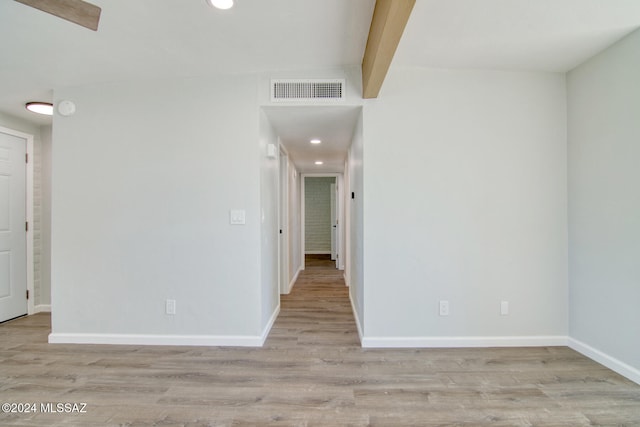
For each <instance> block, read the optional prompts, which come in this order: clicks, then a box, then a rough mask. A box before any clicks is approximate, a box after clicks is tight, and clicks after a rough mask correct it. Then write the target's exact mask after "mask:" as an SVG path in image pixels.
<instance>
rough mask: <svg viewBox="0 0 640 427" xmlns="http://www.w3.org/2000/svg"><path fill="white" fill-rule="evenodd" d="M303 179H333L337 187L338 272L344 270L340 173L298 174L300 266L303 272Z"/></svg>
mask: <svg viewBox="0 0 640 427" xmlns="http://www.w3.org/2000/svg"><path fill="white" fill-rule="evenodd" d="M305 178H335V179H336V185H337V186H338V197H337V199H336V203H337V204H338V233H337V243H336V245H337V249H338V266H339V267H338V270H344V268H345V259H346V257H347V254H346V247H345V245H344V230H345V227H344V224H345V221H344V219H345V215H344V203H343V198H344V175H343V174H342V173H301V174H300V265H301V269H302V270H304V269H305V267H306V265H305V262H306V260H305V250H304V243H305V242H304V233H305V222H306V216H305V212H304V204H305V194H304V193H305Z"/></svg>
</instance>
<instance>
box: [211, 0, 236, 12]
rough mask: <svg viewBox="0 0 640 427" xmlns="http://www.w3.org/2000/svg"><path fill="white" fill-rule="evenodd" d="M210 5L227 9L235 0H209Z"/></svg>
mask: <svg viewBox="0 0 640 427" xmlns="http://www.w3.org/2000/svg"><path fill="white" fill-rule="evenodd" d="M207 3H208V4H209V6H213V7H215V8H218V9H222V10H227V9H231V8H232V7H233V0H207Z"/></svg>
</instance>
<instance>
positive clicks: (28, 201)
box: [0, 126, 36, 315]
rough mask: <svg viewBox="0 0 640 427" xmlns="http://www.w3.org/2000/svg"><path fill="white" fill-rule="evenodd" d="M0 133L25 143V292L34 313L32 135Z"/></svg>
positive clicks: (0, 129)
mask: <svg viewBox="0 0 640 427" xmlns="http://www.w3.org/2000/svg"><path fill="white" fill-rule="evenodd" d="M0 132H1V133H6V134H7V135H11V136H15V137H17V138H22V139H24V140H25V143H26V145H27V146H26V147H25V149H26V152H27V158H28V159H29V161H28V162H26V165H25V173H26V176H25V187H26V188H25V192H24V196H25V208H26V216H27V217H26V221H27V222H28V223H29V228H28V230H27V233H26V239H27V242H26V243H27V254H26V255H27V291H28V292H29V299H28V300H27V314H28V315H29V314H33V313H35V298H36V295H35V290H34V285H33V276H34V271H33V232H34V228H35V227H34V223H33V160H34V159H33V135H31V134H28V133H24V132H20V131H17V130H15V129H10V128H6V127H3V126H0Z"/></svg>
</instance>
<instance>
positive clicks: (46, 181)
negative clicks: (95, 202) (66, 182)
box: [34, 126, 52, 310]
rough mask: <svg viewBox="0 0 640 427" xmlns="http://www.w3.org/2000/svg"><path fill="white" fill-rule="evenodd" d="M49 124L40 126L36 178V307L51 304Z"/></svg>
mask: <svg viewBox="0 0 640 427" xmlns="http://www.w3.org/2000/svg"><path fill="white" fill-rule="evenodd" d="M51 134H52V128H51V126H41V127H40V135H41V144H40V155H39V156H38V157H39V165H40V173H39V176H38V179H37V180H36V179H35V177H34V180H35V182H36V183H39V186H40V217H39V220H40V251H41V252H40V268H39V270H40V276H39V278H40V280H39V285H40V286H39V288H40V289H39V291H38V288H37V287H36V308H38V306H40V307H43V309H44V310H47V309H50V306H51Z"/></svg>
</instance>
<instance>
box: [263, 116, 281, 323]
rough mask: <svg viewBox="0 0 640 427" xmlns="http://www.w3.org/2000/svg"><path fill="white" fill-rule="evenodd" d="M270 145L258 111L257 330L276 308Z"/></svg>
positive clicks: (275, 181)
mask: <svg viewBox="0 0 640 427" xmlns="http://www.w3.org/2000/svg"><path fill="white" fill-rule="evenodd" d="M269 144H272V145H273V147H274V148H275V150H276V152H280V150H279V141H278V137H277V136H276V133H275V131H274V129H273V127H272V126H271V124H270V123H269V119H268V118H267V115H266V114H265V112H264V111H263V110H262V109H261V110H260V200H261V233H260V236H261V238H260V240H261V249H260V262H261V270H262V272H261V278H262V317H261V327H262V329H263V330H264V331H266V330H268V329H270V322H272V321H275V317H274V316H275V315H276V313H277V311H278V309H279V307H280V285H279V283H278V269H279V253H278V239H279V233H278V230H279V228H280V227H279V225H278V191H279V174H280V173H279V170H278V169H279V160H278V157H277V156H276V157H274V158H270V157H268V156H267V146H268V145H269Z"/></svg>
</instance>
